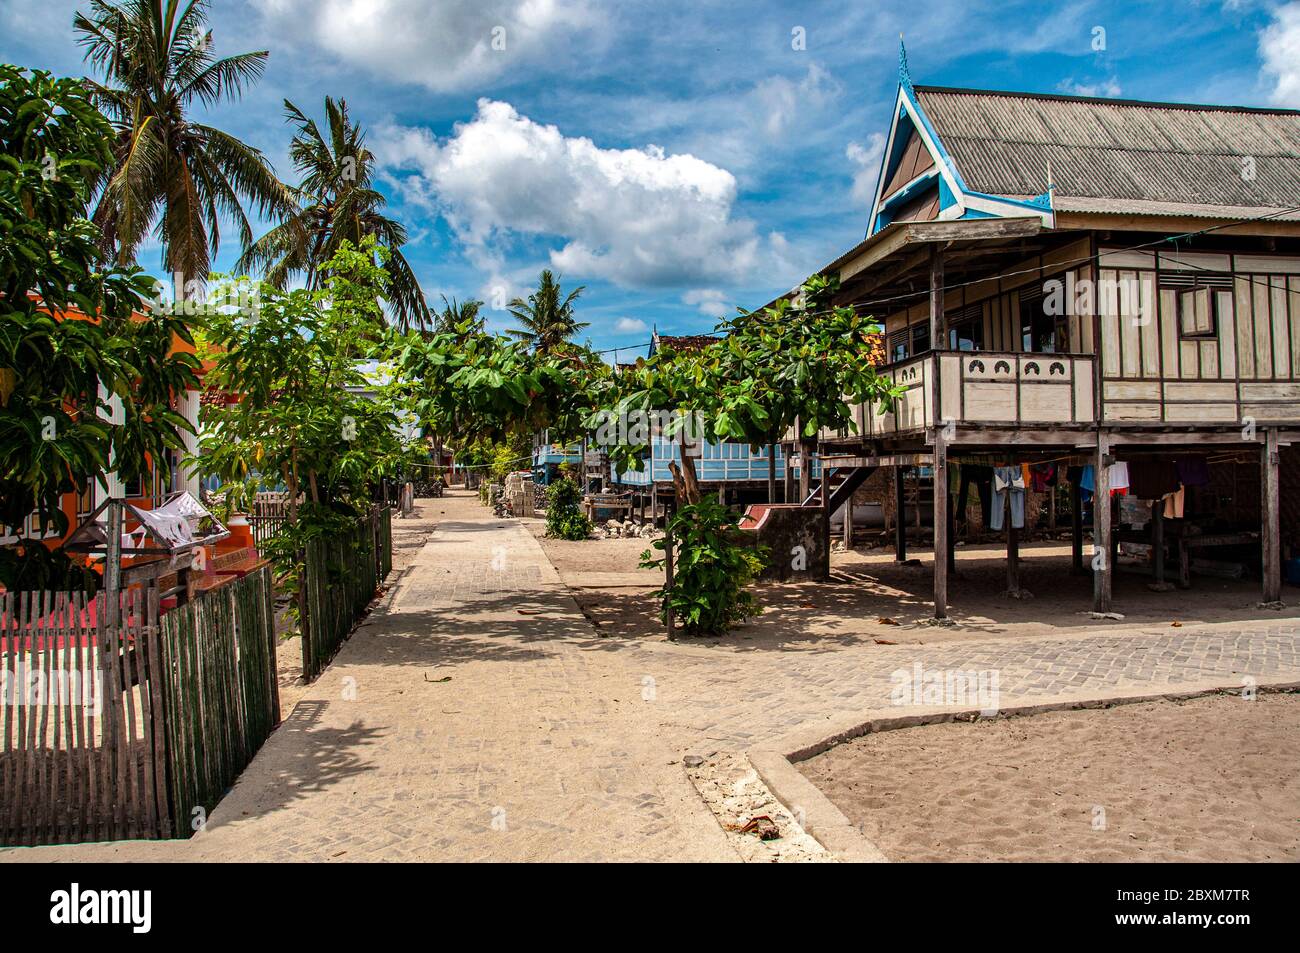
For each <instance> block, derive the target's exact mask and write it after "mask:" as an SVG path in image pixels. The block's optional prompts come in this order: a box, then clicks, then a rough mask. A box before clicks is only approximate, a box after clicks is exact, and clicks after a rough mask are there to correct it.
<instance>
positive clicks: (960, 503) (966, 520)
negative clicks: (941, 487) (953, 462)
mask: <svg viewBox="0 0 1300 953" xmlns="http://www.w3.org/2000/svg"><path fill="white" fill-rule="evenodd" d="M970 486H971V484H970V468H969V467H962V470H961V486H960V487H958V489H957V506H956V509H955V510H954V511H953V516H954V520H953V526H954V528H955V527H956V526H958V525H960V526H961V531H962V535H963V536H967V535H969V534H970V517H969V516H968V515H967V514H968V513H969V512H970ZM953 535H954V539H953V542H954V543H955V542H956V541H957V540H956V538H955V537H956V532H955V529H954V534H953Z"/></svg>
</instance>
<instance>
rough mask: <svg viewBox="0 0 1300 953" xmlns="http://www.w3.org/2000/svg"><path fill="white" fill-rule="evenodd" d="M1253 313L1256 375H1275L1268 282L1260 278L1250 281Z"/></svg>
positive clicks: (1268, 376)
mask: <svg viewBox="0 0 1300 953" xmlns="http://www.w3.org/2000/svg"><path fill="white" fill-rule="evenodd" d="M1250 299H1251V314H1252V317H1253V318H1254V332H1255V340H1254V342H1253V345H1254V350H1255V376H1256V377H1260V378H1270V377H1272V376H1273V342H1272V340H1271V338H1272V336H1273V335H1272V322H1271V321H1270V320H1269V313H1268V312H1269V308H1268V284H1267V282H1266V281H1260V280H1258V278H1255V280H1253V281H1251V283H1250Z"/></svg>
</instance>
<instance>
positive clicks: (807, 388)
mask: <svg viewBox="0 0 1300 953" xmlns="http://www.w3.org/2000/svg"><path fill="white" fill-rule="evenodd" d="M838 288H839V280H838V278H828V277H826V276H824V275H814V276H812V277H811V278H809V279H808V280H807V281H805V282H804V283H803V285H802V286H801V288H800V289H799V294H798V295H797V296H795V298H794V299H793V300H790V299H786V298H782V299H781V300H780V301H779V302H777V304H775V305H773V306H771V307H768V308H764V309H763V310H762V311H741V313H740V314H739V315H737V316H736V317H734V318H732V319H730V320H727V321H723V322H722V323H720V324H719V325H718V328H717V330H718V331H720V332H722V333H723V334H724V335H725V337H724V339H723V340H722V342H721V343H720V344H718V345H717V347H716V366H715V368H714V370H713V376H715V377H716V379H717V382H718V396H719V399H718V401H717V404H716V406H715V407H714V409H713V419H712V429H713V432H714V434H716V435H717V436H718V437H719V438H722V439H728V438H729V439H732V440H742V441H745V442H746V443H748V444H750V446H751V447H758V446H760V445H762V444H767V445H771V444H774V443H776V442H778V441H780V440H782V439H783V438H784V436H785V434H786V433H787V432H789V431H791V430H796V433H795V437H796V439H797V440H799V442H800V443H801V444H802V446H803V456H804V458H805V459H807V458H808V455H809V453H810V452H811V442H812V440H813V439H814V438H815V437H816V435H817V434H818V433H819V432H821V430H823V429H830V430H845V429H848V430H856V428H857V424H856V423H855V421H854V419H853V406H854V405H855V404H860V403H867V402H871V403H889V402H891V401H892V400H893V399H894V398H895V397H896V396H897V395H898V390H897V389H891V385H890V384H889V383H888V382H887V381H886V380H885V379H884V378H883V377H880V376H879V375H877V374H876V370H875V367H874V365H873V364H872V352H873V346H872V345H873V337H874V336H875V335H877V334H879V332H880V325H879V324H877V323H876V322H875V321H874V320H873V319H872V318H869V317H864V316H862V315H860V314H858V313H857V311H856V310H855V309H853V308H850V307H835V306H834V305H833V298H834V295H835V292H836V291H837V290H838ZM808 470H809V468H808V467H806V466H805V467H804V468H803V470H802V473H803V474H804V476H805V481H804V482H806V475H807V474H808Z"/></svg>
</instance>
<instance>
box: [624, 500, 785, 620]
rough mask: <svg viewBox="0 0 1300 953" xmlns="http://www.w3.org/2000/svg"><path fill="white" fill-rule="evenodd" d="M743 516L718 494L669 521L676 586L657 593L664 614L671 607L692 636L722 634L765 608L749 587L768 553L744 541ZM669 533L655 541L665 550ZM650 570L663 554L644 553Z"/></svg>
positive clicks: (661, 561) (660, 563)
mask: <svg viewBox="0 0 1300 953" xmlns="http://www.w3.org/2000/svg"><path fill="white" fill-rule="evenodd" d="M738 521H739V517H737V515H736V514H735V513H733V512H732V511H731V510H730V509H728V508H727V507H725V506H723V505H722V504H721V503H719V502H718V498H717V496H716V495H709V496H706V497H704V499H702V500H700V502H698V503H691V504H688V505H687V506H683V507H682V508H681V509H679V510H678V511H677V512H676V513H674V514H673V516H672V518H671V519H670V520H669V526H668V533H669V535H671V537H672V540H673V546H674V551H675V553H676V560H675V563H674V567H673V569H674V571H673V582H672V585H671V586H669V585H665V586H664V587H663V588H661V589H659V590H658V591H656V592H655V593H654V595H655V596H656V597H658V598H659V599H661V600H663V609H662V614H661V618H663V620H664V621H665V623H666V622H667V614H668V610H669V609H671V610H672V613H673V617H674V620H675V622H676V623H679V624H680V625H681V628H682V630H683V631H684V632H685V633H686V634H687V635H722V634H723V633H725V632H726V631H727V629H729V628H731V627H732V626H733V625H736V624H738V623H740V622H743V621H744V620H745V619H747V618H749V617H750V616H753V615H757V614H758V613H759V612H760V611H761V610H760V609H759V607H758V604H757V603H756V602H755V601H754V596H753V593H751V592H750V591H749V589H748V587H749V585H750V583H752V582H753V581H754V580H755V579H757V578H758V574H759V573H760V572H762V571H763V564H764V562H765V560H766V558H767V553H766V551H765V550H762V549H755V548H754V547H752V546H749V545H746V544H745V543H743V542H741V540H740V538H739V534H738V532H737V530H736V524H737V522H738ZM667 539H668V536H665V537H664V539H658V540H655V542H654V543H653V544H652V545H653V547H654V548H655V549H658V550H659V551H660V552H662V551H663V550H664V549H665V548H666V547H667V545H668V542H667ZM641 566H642V568H645V569H662V568H663V566H664V557H662V556H660V557H658V558H655V557H654V555H653V554H652V553H651V551H650V550H648V549H647V550H646V551H645V552H644V553H642V554H641Z"/></svg>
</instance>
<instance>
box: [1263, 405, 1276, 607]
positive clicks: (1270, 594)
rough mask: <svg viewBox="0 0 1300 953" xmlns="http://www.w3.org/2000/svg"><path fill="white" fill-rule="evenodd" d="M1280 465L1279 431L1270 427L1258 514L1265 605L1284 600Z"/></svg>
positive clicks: (1264, 453) (1265, 443)
mask: <svg viewBox="0 0 1300 953" xmlns="http://www.w3.org/2000/svg"><path fill="white" fill-rule="evenodd" d="M1280 463H1281V461H1280V456H1279V450H1278V441H1277V430H1275V429H1273V428H1269V429H1267V430H1265V431H1264V447H1263V450H1262V451H1261V457H1260V468H1259V484H1260V508H1259V511H1260V515H1261V516H1263V518H1264V519H1263V526H1262V531H1261V532H1260V545H1261V547H1262V550H1263V552H1262V554H1261V556H1262V558H1261V560H1260V565H1261V567H1262V569H1263V575H1264V601H1265V602H1280V601H1281V600H1282V517H1281V498H1280V486H1281V483H1280V479H1279V470H1280Z"/></svg>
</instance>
